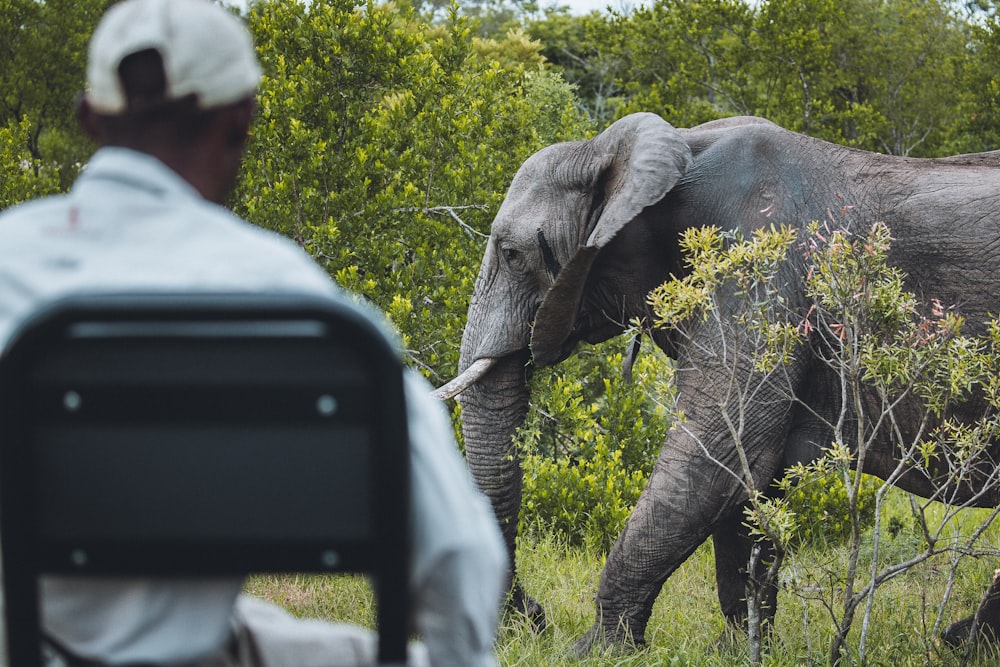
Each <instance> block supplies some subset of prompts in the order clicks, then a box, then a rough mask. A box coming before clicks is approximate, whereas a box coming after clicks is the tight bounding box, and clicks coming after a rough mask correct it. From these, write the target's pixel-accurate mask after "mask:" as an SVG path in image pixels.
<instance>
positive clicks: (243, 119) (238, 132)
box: [226, 97, 256, 150]
mask: <svg viewBox="0 0 1000 667" xmlns="http://www.w3.org/2000/svg"><path fill="white" fill-rule="evenodd" d="M255 109H256V103H255V102H254V100H253V98H252V97H251V98H247V99H246V100H244V101H243V102H240V103H238V104H234V105H233V106H231V107H229V108H228V109H226V112H227V113H226V123H227V126H226V145H227V146H228V147H229V148H239V149H240V150H242V149H243V147H244V146H245V145H246V142H247V138H248V137H249V135H250V126H251V125H252V124H253V114H254V110H255Z"/></svg>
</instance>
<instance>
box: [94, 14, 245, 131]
mask: <svg viewBox="0 0 1000 667" xmlns="http://www.w3.org/2000/svg"><path fill="white" fill-rule="evenodd" d="M148 49H154V50H156V51H157V52H158V53H159V55H160V58H161V59H162V61H163V70H164V74H165V75H166V90H165V91H164V92H165V99H166V100H176V99H181V98H184V97H187V96H189V95H195V96H196V97H197V102H198V108H200V109H202V110H208V109H213V108H216V107H220V106H225V105H227V104H232V103H234V102H238V101H240V100H241V99H244V98H245V97H247V96H248V95H251V94H253V93H254V91H255V90H256V89H257V85H258V83H260V76H261V71H260V65H259V64H258V63H257V56H256V54H255V52H254V48H253V40H252V39H251V37H250V33H249V31H248V30H247V29H246V27H245V26H244V25H243V23H242V21H240V19H239V18H238V17H236V16H234V15H233V14H231V13H230V12H229V11H227V10H226V9H224V8H223V7H220V6H219V5H216V4H215V3H213V2H211V1H210V0H124V2H121V3H119V4H117V5H114V6H112V7H111V8H110V9H109V10H108V11H107V13H106V14H105V15H104V17H103V18H102V19H101V22H100V23H99V24H98V26H97V29H96V30H95V31H94V35H93V37H91V40H90V50H89V55H88V61H87V88H88V90H87V93H86V95H87V101H88V102H89V103H90V106H91V107H92V108H93V109H94V111H96V112H98V113H101V114H105V115H117V114H121V113H123V112H124V111H126V106H127V101H126V99H125V91H124V90H123V88H122V84H121V80H120V78H119V75H118V67H119V66H120V65H121V62H122V60H123V59H124V58H125V57H127V56H129V55H132V54H133V53H138V52H139V51H145V50H148Z"/></svg>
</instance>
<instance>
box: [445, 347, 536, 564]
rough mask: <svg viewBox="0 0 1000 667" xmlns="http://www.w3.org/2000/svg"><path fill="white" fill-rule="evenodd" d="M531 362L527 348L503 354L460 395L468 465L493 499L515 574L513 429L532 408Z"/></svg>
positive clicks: (517, 484)
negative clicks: (528, 367)
mask: <svg viewBox="0 0 1000 667" xmlns="http://www.w3.org/2000/svg"><path fill="white" fill-rule="evenodd" d="M526 362H527V354H526V353H525V354H514V355H509V356H507V357H504V358H503V359H501V360H500V361H498V362H497V363H496V365H495V366H494V367H493V369H492V371H491V372H490V373H488V374H487V375H486V376H485V377H483V378H482V379H481V380H480V381H479V382H478V383H476V384H474V385H472V386H471V387H469V388H468V389H466V390H465V391H464V392H463V393H462V395H461V397H460V399H459V400H460V402H461V404H462V434H463V436H464V438H465V454H466V458H467V459H468V464H469V469H470V470H471V472H472V476H473V478H474V479H475V481H476V484H478V486H479V489H480V490H481V491H482V492H483V493H484V494H485V495H486V496H487V497H488V498H489V499H490V502H491V503H492V505H493V511H494V512H495V513H496V517H497V521H498V522H499V524H500V529H501V531H502V532H503V537H504V542H505V543H506V545H507V552H508V556H509V557H510V563H511V572H510V577H511V580H513V576H514V571H515V566H514V562H515V561H514V546H515V540H516V538H517V522H518V512H519V510H520V506H521V458H520V454H519V452H518V451H517V448H516V447H515V445H514V434H515V432H516V431H517V429H518V428H519V427H520V426H521V424H523V423H524V419H525V416H526V415H527V413H528V387H527V385H526V383H525V363H526ZM467 365H468V364H467V363H466V362H464V361H463V364H462V366H463V367H464V366H467Z"/></svg>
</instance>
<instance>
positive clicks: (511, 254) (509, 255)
mask: <svg viewBox="0 0 1000 667" xmlns="http://www.w3.org/2000/svg"><path fill="white" fill-rule="evenodd" d="M500 252H501V253H503V258H504V259H505V260H507V263H508V264H513V263H514V262H516V261H517V255H518V253H517V250H515V249H514V248H501V249H500Z"/></svg>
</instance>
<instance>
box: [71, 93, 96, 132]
mask: <svg viewBox="0 0 1000 667" xmlns="http://www.w3.org/2000/svg"><path fill="white" fill-rule="evenodd" d="M76 120H77V122H79V123H80V128H81V129H82V130H83V132H84V134H86V135H87V136H88V137H90V138H91V139H93V140H94V141H100V139H101V123H100V120H99V119H98V117H97V114H96V113H95V112H94V109H93V107H91V106H90V102H88V101H87V96H86V94H84V93H80V94H79V95H78V96H77V98H76Z"/></svg>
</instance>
